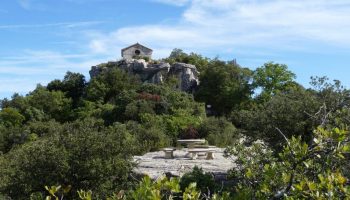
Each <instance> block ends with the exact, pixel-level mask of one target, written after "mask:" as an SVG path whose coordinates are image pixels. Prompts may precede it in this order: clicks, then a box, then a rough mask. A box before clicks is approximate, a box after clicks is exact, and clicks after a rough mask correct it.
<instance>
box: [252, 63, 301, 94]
mask: <svg viewBox="0 0 350 200" xmlns="http://www.w3.org/2000/svg"><path fill="white" fill-rule="evenodd" d="M294 79H295V74H294V73H293V72H291V71H289V70H288V67H287V65H284V64H278V63H273V62H269V63H265V64H264V65H263V66H262V67H259V68H257V69H256V70H255V71H254V73H253V83H252V85H253V86H254V87H255V88H259V89H261V90H262V91H261V93H260V95H259V99H262V100H263V101H264V100H269V99H270V98H271V96H273V95H275V94H277V93H278V92H280V91H284V90H286V88H287V87H288V86H290V85H292V84H293V83H294Z"/></svg>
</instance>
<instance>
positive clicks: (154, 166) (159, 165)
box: [134, 148, 235, 181]
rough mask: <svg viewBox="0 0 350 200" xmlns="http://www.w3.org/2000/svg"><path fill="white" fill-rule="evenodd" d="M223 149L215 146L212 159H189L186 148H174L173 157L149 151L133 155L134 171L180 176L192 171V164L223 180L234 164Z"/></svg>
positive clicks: (153, 175)
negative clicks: (226, 156) (167, 157)
mask: <svg viewBox="0 0 350 200" xmlns="http://www.w3.org/2000/svg"><path fill="white" fill-rule="evenodd" d="M223 151H224V149H221V148H215V153H214V160H206V159H205V157H199V158H198V159H196V160H191V159H190V158H187V157H186V154H187V151H186V149H182V150H176V151H175V152H174V158H173V159H166V158H164V152H163V151H157V152H150V153H146V154H145V155H143V156H134V161H135V162H136V163H137V167H135V168H134V173H136V174H141V175H148V176H149V177H151V178H152V179H157V178H158V177H160V176H162V175H167V176H176V177H181V176H182V175H184V174H185V173H187V172H190V171H192V169H193V167H194V166H198V167H201V168H202V169H203V171H204V172H209V173H211V174H213V175H214V178H215V179H216V180H220V181H225V180H226V179H227V171H228V170H230V169H232V168H233V167H234V166H235V165H234V163H233V162H232V160H230V159H227V158H225V157H224V156H223Z"/></svg>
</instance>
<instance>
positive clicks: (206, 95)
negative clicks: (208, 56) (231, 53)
mask: <svg viewBox="0 0 350 200" xmlns="http://www.w3.org/2000/svg"><path fill="white" fill-rule="evenodd" d="M249 80H250V70H248V69H244V68H241V67H239V66H237V65H234V64H227V63H225V62H222V61H219V60H213V61H211V63H210V65H209V67H208V68H207V69H206V70H205V71H204V72H203V73H201V74H200V77H199V81H200V85H199V88H198V91H197V92H196V93H195V98H196V100H198V101H202V102H205V103H206V104H207V105H211V108H212V110H214V111H215V113H216V115H218V116H222V115H227V114H229V113H231V111H232V110H233V109H234V108H237V107H239V106H241V105H243V104H245V103H247V102H248V101H249V99H250V96H251V94H252V90H251V88H250V85H249Z"/></svg>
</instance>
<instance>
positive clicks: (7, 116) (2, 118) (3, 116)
mask: <svg viewBox="0 0 350 200" xmlns="http://www.w3.org/2000/svg"><path fill="white" fill-rule="evenodd" d="M24 119H25V118H24V116H23V115H21V113H19V112H18V110H17V109H16V108H11V107H9V108H4V109H2V110H1V111H0V124H3V125H4V126H6V127H10V126H19V125H22V122H23V121H24Z"/></svg>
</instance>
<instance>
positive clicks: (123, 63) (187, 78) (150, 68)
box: [89, 59, 199, 92]
mask: <svg viewBox="0 0 350 200" xmlns="http://www.w3.org/2000/svg"><path fill="white" fill-rule="evenodd" d="M115 67H117V68H120V69H123V70H125V71H127V72H128V73H130V74H137V75H139V76H140V78H141V80H142V81H143V82H148V83H155V84H160V83H163V82H164V81H165V79H166V78H168V77H169V76H174V77H177V79H178V88H179V89H181V90H182V91H186V92H193V91H194V90H195V89H196V87H197V85H198V84H199V72H198V70H197V68H196V66H194V65H190V64H186V63H175V64H173V65H170V64H169V63H148V62H146V61H145V60H143V59H122V60H120V61H117V62H108V63H103V64H100V65H97V66H92V67H91V70H90V72H89V73H90V78H94V77H96V76H98V75H99V74H101V73H102V72H104V71H108V70H110V69H113V68H115Z"/></svg>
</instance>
